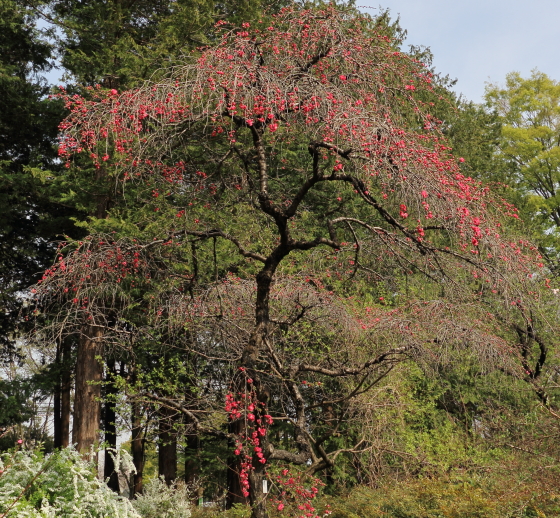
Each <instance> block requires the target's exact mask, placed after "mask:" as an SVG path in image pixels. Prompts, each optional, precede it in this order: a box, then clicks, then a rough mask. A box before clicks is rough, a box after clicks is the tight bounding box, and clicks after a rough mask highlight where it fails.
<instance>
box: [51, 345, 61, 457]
mask: <svg viewBox="0 0 560 518" xmlns="http://www.w3.org/2000/svg"><path fill="white" fill-rule="evenodd" d="M61 349H62V344H57V346H56V358H55V365H56V372H57V379H56V383H55V386H54V395H53V428H54V433H53V442H54V447H55V448H61V447H62V430H61V413H60V407H61V398H62V380H61V377H62V369H63V367H62V350H61Z"/></svg>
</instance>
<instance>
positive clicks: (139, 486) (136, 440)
mask: <svg viewBox="0 0 560 518" xmlns="http://www.w3.org/2000/svg"><path fill="white" fill-rule="evenodd" d="M131 414H132V416H131V417H132V434H131V442H130V450H131V455H132V462H133V463H134V467H135V468H136V473H135V474H134V477H133V479H132V488H131V491H130V497H131V498H133V497H134V495H137V494H141V493H142V491H143V489H144V487H143V476H144V436H143V432H144V430H143V427H142V418H141V414H140V403H138V402H136V401H133V402H132V404H131Z"/></svg>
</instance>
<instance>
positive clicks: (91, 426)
mask: <svg viewBox="0 0 560 518" xmlns="http://www.w3.org/2000/svg"><path fill="white" fill-rule="evenodd" d="M102 337H103V328H101V327H99V326H84V328H83V331H82V335H81V337H80V343H79V344H78V357H77V359H76V386H75V397H74V426H73V430H72V441H73V442H74V443H75V444H76V448H77V450H78V451H79V452H81V453H86V452H88V451H89V449H90V448H91V447H92V446H94V445H95V444H97V443H98V442H99V420H100V417H101V403H100V400H101V383H100V382H101V380H102V376H103V364H102V362H101V361H99V360H98V359H97V358H96V357H97V356H99V355H100V354H101V353H102V351H103V348H102V343H101V340H102Z"/></svg>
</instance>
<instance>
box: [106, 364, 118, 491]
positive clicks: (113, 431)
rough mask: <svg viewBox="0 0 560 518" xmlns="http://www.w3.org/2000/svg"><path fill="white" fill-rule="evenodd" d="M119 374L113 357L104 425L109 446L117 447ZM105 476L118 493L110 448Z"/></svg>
mask: <svg viewBox="0 0 560 518" xmlns="http://www.w3.org/2000/svg"><path fill="white" fill-rule="evenodd" d="M116 375H117V369H116V367H115V360H114V359H111V360H108V361H107V378H108V383H107V385H106V390H105V408H104V410H105V412H104V416H103V417H104V419H103V421H104V425H105V443H106V444H107V447H108V448H111V449H113V450H114V449H116V448H117V425H116V422H115V421H116V419H117V414H116V411H115V396H116V395H117V393H118V390H117V387H116V386H115V384H114V383H113V380H114V378H115V376H116ZM104 478H105V480H107V479H109V480H108V484H107V485H108V486H109V487H110V488H111V489H112V490H113V491H116V492H117V493H118V492H119V475H118V473H117V472H116V471H115V463H114V462H113V457H111V455H110V453H109V450H108V449H107V448H105V466H104Z"/></svg>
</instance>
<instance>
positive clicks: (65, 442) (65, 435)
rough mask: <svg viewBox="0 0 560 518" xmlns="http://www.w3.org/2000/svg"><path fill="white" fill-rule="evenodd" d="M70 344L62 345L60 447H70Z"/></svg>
mask: <svg viewBox="0 0 560 518" xmlns="http://www.w3.org/2000/svg"><path fill="white" fill-rule="evenodd" d="M70 354H71V344H70V343H69V342H68V341H67V340H65V341H64V342H63V344H62V376H61V380H60V381H61V384H60V447H61V448H68V446H69V445H70V414H71V412H72V404H71V398H70V395H71V391H72V371H71V368H70Z"/></svg>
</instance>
